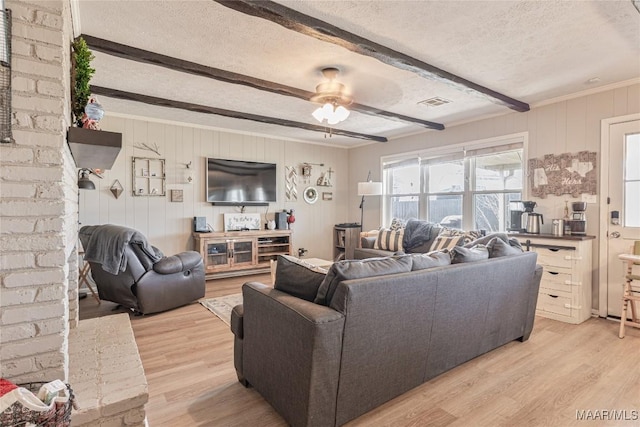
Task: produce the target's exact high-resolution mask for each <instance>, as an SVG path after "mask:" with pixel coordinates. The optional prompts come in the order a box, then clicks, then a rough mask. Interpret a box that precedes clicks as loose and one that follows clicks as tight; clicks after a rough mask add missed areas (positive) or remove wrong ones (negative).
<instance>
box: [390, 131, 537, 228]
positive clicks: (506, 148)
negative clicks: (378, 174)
mask: <svg viewBox="0 0 640 427" xmlns="http://www.w3.org/2000/svg"><path fill="white" fill-rule="evenodd" d="M523 140H524V137H522V136H521V137H519V139H518V140H516V141H514V140H513V138H511V139H509V140H506V141H503V142H502V143H499V142H493V145H489V146H487V144H483V145H481V146H477V148H476V147H475V146H473V145H471V146H467V147H461V146H459V147H455V148H454V149H452V150H451V151H449V152H447V153H443V154H430V153H429V152H424V153H419V154H411V155H407V156H406V157H405V158H403V159H400V160H398V159H392V160H389V161H383V165H384V174H383V181H384V188H385V196H384V208H383V209H384V215H383V217H384V223H385V224H387V223H390V222H391V219H392V218H403V219H409V218H420V219H426V220H428V221H431V222H436V223H440V224H442V225H445V226H447V227H450V228H463V229H467V230H470V229H476V230H486V231H487V232H495V231H504V230H506V229H508V228H509V227H510V226H511V224H509V202H510V201H513V200H520V199H521V198H522V187H523V148H522V147H523Z"/></svg>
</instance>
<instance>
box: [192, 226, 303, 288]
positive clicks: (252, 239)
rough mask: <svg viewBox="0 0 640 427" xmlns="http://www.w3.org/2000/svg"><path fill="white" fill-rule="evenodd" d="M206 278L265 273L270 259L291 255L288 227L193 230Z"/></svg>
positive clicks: (268, 267)
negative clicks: (204, 231)
mask: <svg viewBox="0 0 640 427" xmlns="http://www.w3.org/2000/svg"><path fill="white" fill-rule="evenodd" d="M193 241H194V250H195V251H197V252H200V255H202V259H203V260H204V272H205V275H206V278H207V279H213V278H221V277H232V276H241V275H245V274H257V273H268V272H269V271H270V261H271V260H275V259H276V257H277V256H278V255H291V254H292V253H293V245H292V241H291V230H260V231H225V232H213V233H193Z"/></svg>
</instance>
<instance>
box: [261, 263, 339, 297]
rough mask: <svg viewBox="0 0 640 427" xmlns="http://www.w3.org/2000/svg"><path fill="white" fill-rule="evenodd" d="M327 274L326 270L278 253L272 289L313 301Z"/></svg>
mask: <svg viewBox="0 0 640 427" xmlns="http://www.w3.org/2000/svg"><path fill="white" fill-rule="evenodd" d="M326 275H327V270H325V269H324V268H320V267H316V266H314V265H311V264H309V263H306V262H304V261H303V260H301V259H298V258H295V257H292V256H289V255H278V264H277V266H276V281H275V284H274V285H273V287H274V289H277V290H279V291H283V292H286V293H288V294H290V295H293V296H295V297H298V298H302V299H304V300H307V301H313V299H314V298H315V297H316V294H317V293H318V288H319V287H320V284H321V283H322V281H323V280H324V278H325V277H326Z"/></svg>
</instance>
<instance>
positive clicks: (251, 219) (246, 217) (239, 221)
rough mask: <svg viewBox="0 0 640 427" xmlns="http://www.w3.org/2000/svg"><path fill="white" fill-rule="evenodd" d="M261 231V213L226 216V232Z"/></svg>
mask: <svg viewBox="0 0 640 427" xmlns="http://www.w3.org/2000/svg"><path fill="white" fill-rule="evenodd" d="M243 230H260V214H259V213H239V214H227V213H226V214H224V231H243Z"/></svg>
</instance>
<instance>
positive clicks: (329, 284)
mask: <svg viewBox="0 0 640 427" xmlns="http://www.w3.org/2000/svg"><path fill="white" fill-rule="evenodd" d="M411 265H412V259H411V256H410V255H399V256H393V257H386V258H368V259H363V260H350V261H339V262H336V263H333V265H332V266H331V268H330V269H329V272H328V273H327V277H325V279H324V280H323V282H322V284H321V285H320V288H319V289H318V295H316V299H315V300H314V301H313V302H315V303H316V304H322V305H327V306H328V305H329V304H330V303H331V298H333V294H334V293H335V292H336V288H337V287H338V284H339V283H340V282H342V281H344V280H350V279H361V278H364V277H374V276H384V275H386V274H395V273H405V272H408V271H411Z"/></svg>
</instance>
